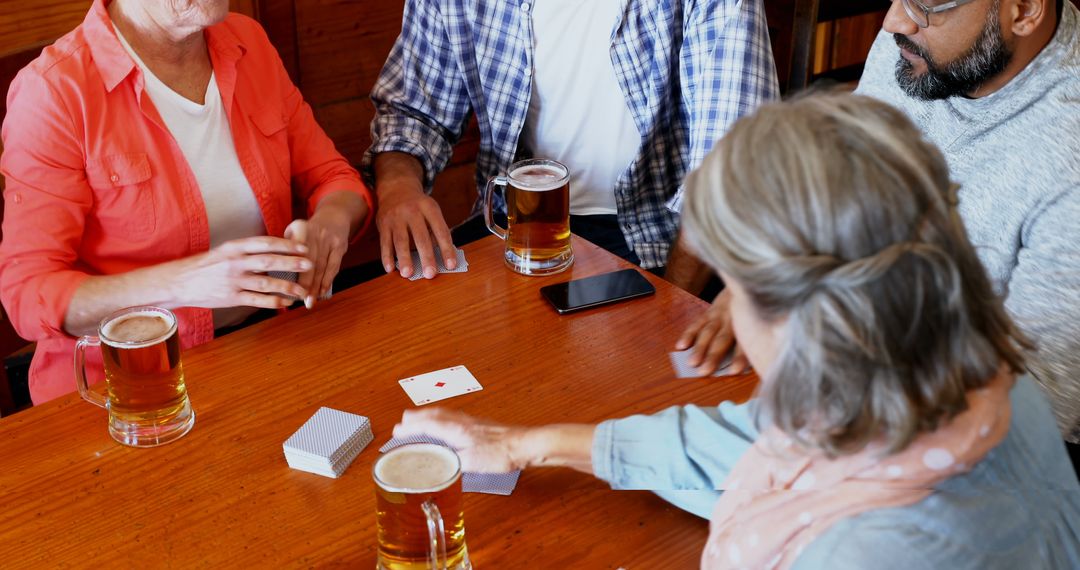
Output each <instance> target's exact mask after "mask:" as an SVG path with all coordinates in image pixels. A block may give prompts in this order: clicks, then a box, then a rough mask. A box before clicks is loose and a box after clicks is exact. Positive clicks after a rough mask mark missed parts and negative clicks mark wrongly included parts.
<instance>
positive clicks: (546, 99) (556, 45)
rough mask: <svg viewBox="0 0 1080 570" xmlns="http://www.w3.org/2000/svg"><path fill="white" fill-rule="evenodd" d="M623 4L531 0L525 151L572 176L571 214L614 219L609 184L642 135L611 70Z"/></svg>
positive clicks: (599, 0)
mask: <svg viewBox="0 0 1080 570" xmlns="http://www.w3.org/2000/svg"><path fill="white" fill-rule="evenodd" d="M622 6H623V0H535V2H534V4H533V6H532V8H531V13H532V26H533V45H534V49H533V58H534V60H533V75H532V82H533V83H532V97H531V98H530V101H529V114H528V118H527V119H526V121H525V128H524V129H523V131H522V134H521V136H522V143H523V144H524V148H525V149H526V150H528V151H529V153H530V154H531V155H532V156H534V157H536V158H550V159H554V160H558V161H559V162H562V163H563V164H565V165H566V166H567V168H569V169H570V212H571V213H572V214H578V215H582V214H584V215H590V214H614V213H616V207H615V183H616V182H617V181H618V179H619V176H620V175H622V173H623V172H624V171H626V169H627V168H628V167H629V166H630V163H631V162H632V161H633V160H634V157H636V156H637V154H638V149H639V147H640V146H641V134H640V133H639V132H638V130H637V125H636V124H635V123H634V117H633V115H632V114H631V113H630V108H629V107H628V106H627V104H626V98H625V96H624V95H623V92H622V89H621V88H620V87H619V82H618V80H617V78H616V76H615V69H614V66H613V65H612V63H611V33H612V30H613V28H614V26H615V22H616V19H617V18H618V15H619V11H620V10H621V9H622Z"/></svg>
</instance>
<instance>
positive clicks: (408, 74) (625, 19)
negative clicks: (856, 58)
mask: <svg viewBox="0 0 1080 570" xmlns="http://www.w3.org/2000/svg"><path fill="white" fill-rule="evenodd" d="M534 2H535V3H534ZM777 94H778V88H777V82H776V70H775V67H774V64H773V59H772V53H771V50H770V47H769V37H768V31H767V28H766V24H765V16H764V9H763V7H762V2H761V0H521V1H520V2H518V3H512V2H505V1H500V0H468V1H466V0H407V1H406V3H405V15H404V20H403V24H402V30H401V35H400V36H399V37H398V40H397V42H396V44H395V45H394V48H393V50H392V51H391V52H390V56H389V58H388V59H387V62H386V65H385V67H384V68H383V71H382V74H381V75H380V77H379V80H378V82H377V83H376V85H375V87H374V89H373V91H372V100H373V101H374V103H375V108H376V116H375V120H374V121H373V123H372V128H371V130H372V138H373V141H372V146H371V148H370V149H369V150H368V152H367V154H366V155H365V157H364V174H365V176H366V178H367V180H368V182H369V183H370V184H372V185H373V186H374V187H375V189H376V191H377V193H378V197H379V212H378V216H377V222H378V226H379V232H380V235H381V240H382V241H381V249H382V262H383V265H384V267H385V269H386V271H387V272H390V271H392V270H393V267H394V260H395V258H397V259H404V260H409V259H410V242H412V243H414V244H415V245H416V249H417V250H418V251H419V253H420V258H421V262H422V266H423V271H424V276H425V277H427V278H432V277H434V276H435V261H434V254H433V246H434V245H437V246H438V247H439V250H440V251H441V252H443V255H444V256H445V257H446V259H445V263H446V265H447V266H448V267H451V268H452V267H453V266H454V262H455V258H454V256H453V251H454V247H453V238H452V236H451V232H450V230H449V228H448V227H447V224H446V221H445V220H444V219H443V217H442V213H441V211H440V209H439V206H438V205H437V204H436V203H435V201H434V200H433V199H432V198H431V197H430V196H428V193H429V192H430V190H431V185H432V181H433V179H434V177H435V175H436V174H437V173H438V172H439V171H441V170H442V169H443V168H444V167H445V166H446V163H447V161H448V160H449V158H450V155H451V149H452V147H453V145H454V143H455V142H457V140H458V139H459V138H460V137H461V135H462V132H463V130H464V129H465V126H466V124H467V122H468V120H469V117H470V115H471V114H472V113H475V115H476V117H477V122H478V124H479V130H480V149H479V153H478V155H477V170H476V181H477V185H478V186H479V187H480V188H481V189H483V188H484V186H485V185H486V182H487V180H488V178H489V177H491V176H495V175H497V174H499V173H500V172H505V171H506V169H507V168H508V167H509V166H510V164H512V163H513V162H514V161H515V160H519V159H522V158H528V157H538V158H551V159H555V160H559V161H560V162H563V163H564V164H566V165H567V166H568V167H569V169H570V171H571V182H570V188H571V229H572V230H573V231H574V232H575V233H577V234H579V235H581V236H582V237H585V238H586V239H589V240H590V241H593V242H594V243H597V244H598V245H600V246H602V247H605V248H607V249H609V250H611V251H613V252H614V253H616V254H618V255H621V256H622V257H624V258H626V259H628V260H630V261H633V262H635V263H639V264H640V265H641V266H642V267H644V268H647V269H652V270H655V271H659V270H660V269H661V268H663V267H664V265H665V264H666V263H667V262H668V257H669V253H671V249H672V244H673V242H674V241H675V237H676V235H677V231H678V222H679V217H678V211H679V206H680V202H681V189H682V180H683V177H684V176H685V175H686V174H687V173H688V172H689V171H690V170H692V169H693V168H694V167H696V166H697V165H698V164H699V163H700V162H701V160H702V158H704V156H705V155H706V154H707V153H708V151H709V150H710V149H711V148H712V146H713V143H714V141H716V140H717V139H719V138H720V137H721V136H723V134H724V133H725V132H726V130H727V128H728V126H729V125H730V124H731V123H732V122H734V121H735V120H736V119H738V118H739V117H741V116H743V115H745V114H748V113H750V112H752V111H753V110H754V109H755V108H757V106H758V105H760V104H761V103H763V102H766V101H769V100H771V99H774V98H776V96H777ZM480 207H481V201H479V200H478V201H477V204H476V205H475V206H474V207H473V211H472V215H471V218H472V220H473V221H472V222H467V223H466V226H469V225H472V226H474V227H475V226H479V221H478V215H479V214H480V212H481V209H480ZM498 207H500V209H501V208H503V207H504V205H502V204H498ZM480 217H482V216H480ZM465 233H468V232H465ZM456 234H457V232H456ZM457 235H461V234H457ZM433 238H434V239H433ZM459 241H462V238H460V237H459ZM671 255H672V262H671V263H672V264H673V265H674V264H675V263H676V260H675V257H678V256H677V254H676V253H671ZM668 269H669V272H670V271H671V269H672V267H671V266H669V268H668ZM411 273H412V268H411V264H410V263H407V262H406V263H402V264H401V275H402V276H403V277H408V276H409V275H410V274H411Z"/></svg>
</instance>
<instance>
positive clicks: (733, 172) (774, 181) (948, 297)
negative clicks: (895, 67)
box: [394, 95, 1080, 568]
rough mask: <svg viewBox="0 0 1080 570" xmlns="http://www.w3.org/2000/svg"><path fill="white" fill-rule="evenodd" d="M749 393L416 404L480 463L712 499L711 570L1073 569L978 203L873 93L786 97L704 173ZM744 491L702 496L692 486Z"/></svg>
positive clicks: (1050, 454)
mask: <svg viewBox="0 0 1080 570" xmlns="http://www.w3.org/2000/svg"><path fill="white" fill-rule="evenodd" d="M687 189H688V202H687V204H686V207H685V211H684V223H685V228H684V231H685V232H686V234H685V235H686V237H687V239H688V242H689V243H690V244H691V246H692V247H693V248H694V249H695V250H696V253H697V254H698V256H699V257H700V258H701V259H703V260H705V261H706V262H708V263H709V265H711V266H712V267H713V268H714V269H715V270H717V271H718V272H719V273H720V275H721V276H722V277H723V278H724V281H725V282H726V283H727V285H728V287H729V288H730V291H731V293H730V298H731V305H730V310H731V316H732V323H733V327H734V330H735V335H736V337H737V339H738V343H739V346H741V347H742V349H743V351H744V352H745V355H746V357H747V359H748V360H749V362H750V364H751V365H752V366H753V367H754V369H755V370H757V372H758V374H759V375H760V377H761V384H760V387H759V393H758V397H757V398H756V399H755V400H753V401H751V402H750V403H749V404H747V405H743V406H735V405H732V404H731V403H723V404H721V405H720V406H719V407H718V408H715V409H703V408H699V407H696V406H682V407H676V408H671V409H668V410H665V411H663V412H660V413H658V414H656V415H653V416H634V417H630V418H625V419H621V420H612V421H607V422H603V423H601V424H599V425H596V426H592V425H568V424H567V425H552V426H543V427H514V426H505V425H499V424H495V423H491V422H487V421H482V420H477V419H474V418H471V417H468V416H466V415H464V414H460V413H457V412H453V411H449V410H439V409H435V410H424V411H415V412H414V411H406V413H405V415H404V417H403V419H402V423H401V424H399V425H398V426H397V427H396V428H395V430H394V435H395V436H398V437H401V436H408V435H416V434H421V433H425V434H430V435H433V436H437V437H439V438H442V439H444V440H446V441H447V442H448V443H449V444H450V445H452V446H454V447H456V448H458V449H459V452H460V454H461V456H462V460H463V462H464V466H465V469H466V470H470V471H494V472H497V471H505V470H511V469H517V468H525V467H531V466H568V467H573V468H575V469H578V470H581V471H584V472H587V473H593V474H595V475H596V476H597V477H600V478H601V479H604V480H606V481H608V482H610V483H611V485H612V487H614V488H619V489H650V490H655V491H658V492H660V493H661V494H662V495H665V496H667V497H671V498H674V499H679V500H680V502H681V503H682V506H684V507H687V508H690V509H691V510H694V511H695V512H698V513H699V514H704V513H706V512H709V511H710V510H711V520H712V523H711V531H710V536H709V540H708V543H707V544H706V546H705V549H704V552H703V554H702V559H701V560H702V567H705V568H727V567H748V568H826V567H828V568H867V567H873V568H1019V567H1024V568H1068V567H1073V568H1075V567H1077V566H1078V565H1080V546H1078V545H1080V486H1078V484H1077V481H1076V479H1075V477H1073V475H1072V472H1071V469H1070V467H1069V464H1068V460H1067V458H1066V455H1065V449H1064V447H1063V445H1062V443H1061V440H1060V438H1059V437H1058V436H1057V431H1056V429H1055V426H1054V422H1053V417H1052V415H1051V412H1050V410H1049V407H1048V406H1047V403H1046V401H1045V400H1044V398H1043V396H1042V395H1041V393H1040V392H1039V390H1038V389H1037V388H1036V387H1035V385H1034V384H1033V382H1032V381H1031V380H1030V379H1029V378H1027V377H1026V376H1023V375H1022V371H1023V356H1022V350H1023V348H1024V347H1025V346H1026V345H1027V341H1026V340H1024V338H1023V337H1022V336H1021V334H1020V333H1019V332H1018V331H1017V329H1016V327H1015V326H1014V325H1013V323H1012V322H1011V321H1010V319H1009V317H1008V316H1007V315H1006V313H1005V311H1004V309H1003V307H1002V302H1001V300H1000V299H999V298H998V297H996V296H995V295H994V293H993V291H992V289H991V286H990V283H989V281H988V279H987V276H986V275H985V273H984V271H983V269H982V266H981V265H980V264H979V260H978V259H977V257H976V255H975V252H974V250H973V248H972V246H971V245H970V243H969V242H968V241H967V238H966V235H965V233H964V228H963V225H962V223H961V222H960V220H959V218H958V216H957V214H956V210H955V198H954V195H955V188H954V187H953V185H952V184H951V183H950V180H949V175H948V169H947V167H946V165H945V162H944V159H943V158H942V156H941V154H940V153H939V152H938V150H937V149H936V148H934V147H933V146H932V145H931V144H929V143H928V142H926V141H925V140H924V139H923V138H922V136H921V134H920V133H919V132H918V130H917V129H916V128H915V127H914V126H913V125H912V124H911V123H910V122H909V121H908V120H907V119H906V118H905V117H904V116H903V114H901V113H900V112H899V111H896V110H894V109H892V108H890V107H888V106H887V105H885V104H883V103H880V102H877V101H875V100H872V99H869V98H864V97H858V96H851V95H824V96H816V97H809V98H805V99H801V100H798V101H795V102H788V103H782V104H776V105H770V106H766V107H763V108H762V109H761V110H759V111H758V112H757V113H756V114H755V115H754V116H752V117H748V118H746V119H743V120H742V121H740V122H738V123H737V124H736V125H735V126H734V127H733V128H732V130H731V131H730V132H729V134H728V135H727V136H726V137H725V138H724V139H723V140H722V141H721V142H720V143H719V144H718V145H717V148H716V149H715V150H714V151H713V152H712V154H711V155H710V156H709V157H708V158H707V159H706V160H705V162H704V163H703V164H702V165H701V167H700V168H699V169H698V171H696V172H695V173H694V174H692V175H691V176H690V178H689V179H688V180H687ZM695 489H696V490H701V489H716V490H723V491H725V492H724V493H722V494H721V493H716V492H712V493H702V492H698V493H696V494H692V495H680V494H677V493H671V491H677V490H695Z"/></svg>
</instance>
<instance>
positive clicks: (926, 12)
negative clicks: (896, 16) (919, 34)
mask: <svg viewBox="0 0 1080 570" xmlns="http://www.w3.org/2000/svg"><path fill="white" fill-rule="evenodd" d="M974 1H975V0H952V1H951V2H945V3H944V4H938V5H937V6H927V5H926V4H924V3H922V2H920V1H919V0H900V2H901V3H902V4H903V5H904V11H905V12H907V15H908V17H909V18H911V19H912V20H914V21H915V23H916V24H918V25H919V27H920V28H929V27H930V14H940V13H942V12H947V11H949V10H952V9H953V8H956V7H958V6H963V5H964V4H968V3H971V2H974Z"/></svg>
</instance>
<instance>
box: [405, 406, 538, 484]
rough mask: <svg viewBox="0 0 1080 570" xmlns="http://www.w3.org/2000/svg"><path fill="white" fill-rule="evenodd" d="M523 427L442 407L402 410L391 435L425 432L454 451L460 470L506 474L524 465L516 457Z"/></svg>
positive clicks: (525, 461)
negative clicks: (500, 423)
mask: <svg viewBox="0 0 1080 570" xmlns="http://www.w3.org/2000/svg"><path fill="white" fill-rule="evenodd" d="M525 431H526V430H525V428H520V427H511V426H504V425H499V424H496V423H494V422H489V421H485V420H480V419H476V418H474V417H472V416H469V415H467V414H464V413H462V412H458V411H455V410H448V409H445V408H428V409H425V410H405V413H404V414H402V416H401V423H399V424H398V425H396V426H394V437H409V436H413V435H428V436H431V437H435V438H438V439H441V440H443V441H445V442H446V443H447V444H448V445H449V446H450V447H453V448H454V449H456V450H457V453H458V456H460V457H461V464H462V469H463V470H465V471H471V472H476V473H507V472H509V471H516V470H518V469H524V468H525V467H527V466H528V461H527V458H522V457H521V456H520V450H519V449H518V447H519V446H520V442H521V437H522V435H523V434H524V432H525Z"/></svg>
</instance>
